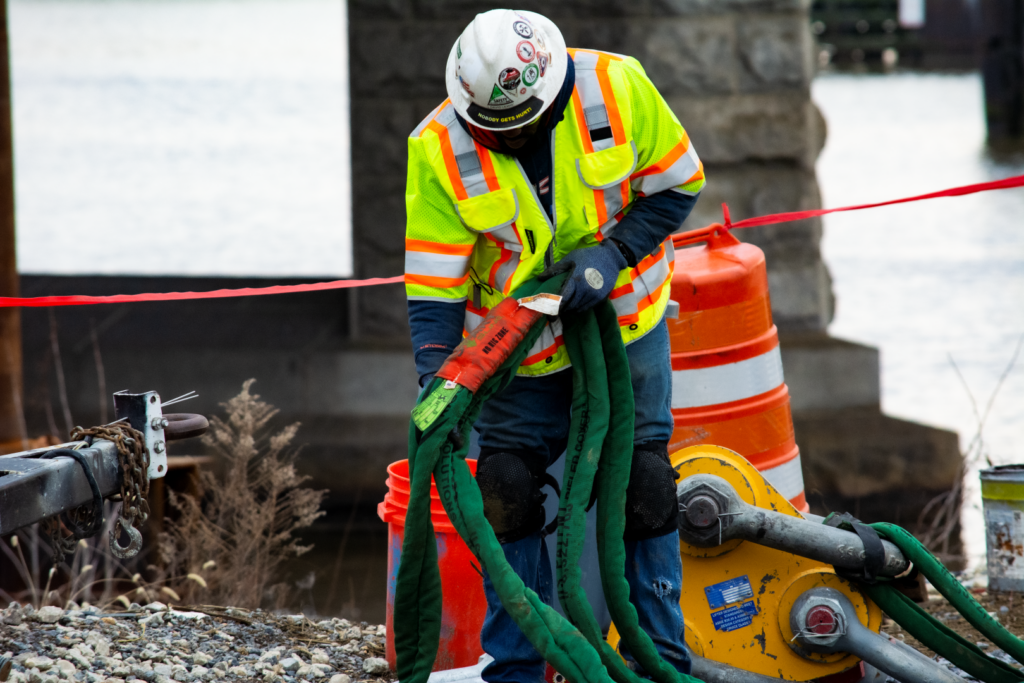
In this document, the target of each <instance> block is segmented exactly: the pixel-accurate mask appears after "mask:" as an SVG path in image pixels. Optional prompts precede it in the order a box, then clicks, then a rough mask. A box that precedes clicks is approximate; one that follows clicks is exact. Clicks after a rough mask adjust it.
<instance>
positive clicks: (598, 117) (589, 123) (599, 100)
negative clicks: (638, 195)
mask: <svg viewBox="0 0 1024 683" xmlns="http://www.w3.org/2000/svg"><path fill="white" fill-rule="evenodd" d="M597 60H598V56H597V55H595V54H592V53H589V52H577V53H576V56H575V57H574V58H573V62H574V63H575V64H576V89H577V90H578V91H579V93H580V104H582V105H583V118H584V119H585V120H584V121H582V123H583V125H585V126H586V127H587V133H588V134H590V136H591V142H592V143H593V145H594V151H595V152H600V151H602V150H605V149H609V148H611V147H614V146H615V138H614V137H613V136H608V137H606V138H605V139H603V140H596V141H595V140H594V139H593V134H594V131H595V130H600V129H602V128H610V127H611V122H610V121H609V119H608V107H607V106H605V103H604V94H603V93H602V92H601V82H600V81H598V80H597V73H595V72H594V67H596V66H597ZM619 208H622V207H619ZM613 213H614V212H613Z"/></svg>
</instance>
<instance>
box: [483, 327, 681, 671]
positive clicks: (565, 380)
mask: <svg viewBox="0 0 1024 683" xmlns="http://www.w3.org/2000/svg"><path fill="white" fill-rule="evenodd" d="M626 356H627V358H628V359H629V370H630V374H631V380H632V385H633V397H634V400H635V402H636V423H635V429H634V434H633V441H634V444H635V445H641V444H645V443H649V442H657V441H662V442H668V441H669V440H670V438H671V436H672V429H673V420H672V408H671V400H672V372H671V364H670V360H669V338H668V326H667V325H666V324H665V321H664V320H662V321H661V322H660V323H659V324H658V325H656V326H655V327H654V329H652V330H651V331H650V332H649V333H647V334H646V335H645V336H644V337H642V338H641V339H638V340H637V341H635V342H633V343H632V344H630V345H629V346H627V347H626ZM571 405H572V373H571V371H562V372H558V373H555V374H553V375H546V376H542V377H517V378H516V379H514V380H513V381H512V382H511V384H509V386H508V387H506V388H505V390H504V391H502V392H501V393H500V394H496V395H495V396H493V397H492V398H491V399H490V400H489V401H487V402H486V403H485V404H484V405H483V408H482V410H481V411H480V417H479V418H478V419H477V423H476V429H477V432H478V433H479V444H480V446H481V447H484V448H498V449H509V450H514V451H517V452H523V451H527V452H530V453H533V454H535V457H537V458H540V459H543V462H544V463H545V464H546V466H548V467H550V466H551V464H552V463H554V461H555V460H557V459H558V457H559V456H561V454H562V453H563V452H564V451H565V448H566V445H567V442H568V438H569V413H570V408H571ZM543 539H544V536H543V532H539V533H536V534H534V535H532V536H528V537H526V538H524V539H522V540H519V541H515V542H514V543H507V544H505V545H503V546H502V549H503V550H504V551H505V557H506V559H507V560H508V561H509V564H510V565H511V566H512V568H513V569H514V570H515V572H516V574H517V575H518V576H519V578H521V579H522V580H523V582H524V583H525V584H526V586H527V588H530V589H532V590H533V591H535V592H536V593H537V594H538V595H539V596H540V597H541V599H542V600H544V602H545V603H547V604H551V599H552V597H551V585H552V579H551V567H550V563H549V560H548V553H547V547H546V546H545V544H544V542H543ZM682 576H683V566H682V561H681V560H680V557H679V533H678V532H672V533H669V534H666V535H664V536H660V537H657V538H652V539H647V540H643V541H631V542H628V543H626V580H627V582H628V583H629V589H630V590H629V593H630V595H629V597H630V601H631V602H632V603H633V604H634V605H635V606H636V608H637V613H638V615H639V619H640V627H641V628H643V630H644V631H646V632H647V634H648V635H650V636H651V638H652V639H653V641H654V644H655V646H656V647H657V649H658V652H659V653H660V654H661V656H662V657H663V658H664V659H665V660H666V661H668V662H670V663H671V664H672V665H673V666H675V667H676V669H678V670H679V671H680V672H682V673H689V671H690V659H689V656H688V654H687V651H686V648H685V645H684V641H683V612H682V609H681V608H680V606H679V593H680V589H681V586H682ZM484 591H485V593H486V595H487V616H486V617H485V619H484V625H483V629H482V630H481V632H480V641H481V644H482V645H483V648H484V650H485V651H486V652H487V653H488V654H489V655H491V656H492V657H494V662H493V663H491V664H490V665H489V666H488V667H487V668H486V669H484V672H483V678H484V680H485V681H488V683H537V682H539V681H541V680H542V679H543V677H544V659H543V658H542V657H541V656H540V653H539V652H537V650H536V649H534V647H533V646H532V645H531V644H530V642H529V641H528V640H527V639H526V637H525V636H524V635H523V634H522V632H521V631H520V630H519V627H518V626H516V624H515V622H514V621H512V618H511V617H510V616H509V615H508V613H507V612H506V611H505V609H504V608H503V607H502V606H501V602H500V601H499V600H498V596H497V593H495V591H494V587H493V586H492V585H491V582H490V580H488V579H487V577H486V576H485V578H484ZM621 651H622V653H623V656H625V657H626V659H627V661H632V657H631V656H630V654H629V652H628V651H627V649H626V648H625V647H623V648H621Z"/></svg>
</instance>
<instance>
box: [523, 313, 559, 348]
mask: <svg viewBox="0 0 1024 683" xmlns="http://www.w3.org/2000/svg"><path fill="white" fill-rule="evenodd" d="M561 336H562V321H561V319H558V318H556V319H555V320H554V321H552V322H549V323H545V324H544V329H543V330H542V331H541V333H540V336H539V337H538V338H537V341H535V342H534V343H533V346H531V347H530V350H529V351H527V352H526V357H527V358H529V357H530V356H536V355H537V354H538V353H541V352H543V351H548V352H549V353H548V355H549V356H550V355H551V354H553V353H554V352H555V351H557V350H558V348H557V346H555V340H556V338H558V337H561Z"/></svg>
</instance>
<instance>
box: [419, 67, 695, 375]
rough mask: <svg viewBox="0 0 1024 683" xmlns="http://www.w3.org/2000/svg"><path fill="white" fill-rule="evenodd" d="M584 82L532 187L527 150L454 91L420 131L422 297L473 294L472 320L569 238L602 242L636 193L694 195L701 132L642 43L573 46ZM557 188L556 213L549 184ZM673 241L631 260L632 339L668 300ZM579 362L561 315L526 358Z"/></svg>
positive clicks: (625, 285)
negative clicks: (476, 130) (508, 140)
mask: <svg viewBox="0 0 1024 683" xmlns="http://www.w3.org/2000/svg"><path fill="white" fill-rule="evenodd" d="M569 54H570V55H571V56H572V58H573V61H574V62H575V67H576V86H575V88H574V89H573V93H572V99H571V101H570V103H569V105H568V106H567V107H566V109H565V118H564V119H563V120H562V121H561V122H560V123H559V124H558V125H557V126H555V129H554V133H553V139H552V144H551V148H552V155H553V160H552V177H551V178H550V179H549V180H548V182H547V184H545V182H544V181H543V180H542V181H541V182H540V183H539V187H534V186H533V185H532V184H531V183H530V181H529V179H528V178H527V177H526V173H525V172H524V171H523V168H522V166H521V165H520V164H519V162H518V161H517V160H516V159H515V157H513V156H511V155H508V154H502V153H499V152H493V151H491V150H489V149H487V148H486V147H484V146H483V145H481V144H479V143H477V142H476V141H474V140H473V138H472V137H471V136H470V135H469V134H468V133H466V131H465V130H463V128H462V126H461V125H460V124H459V122H458V121H457V120H456V118H455V108H454V107H453V106H452V104H451V102H450V101H448V100H445V101H444V102H442V103H441V105H440V106H438V107H437V108H436V109H435V110H434V111H433V112H431V113H430V115H429V116H427V118H426V119H424V120H423V122H422V123H420V125H419V126H417V127H416V129H415V130H414V131H413V132H412V135H411V136H410V138H409V175H408V181H407V185H406V195H405V200H406V215H407V224H406V239H405V250H406V251H405V285H406V293H407V295H408V297H409V299H410V300H432V301H445V302H451V303H458V302H460V301H466V318H465V328H466V331H467V332H469V331H472V330H473V329H474V328H475V327H476V326H477V325H478V324H479V323H480V321H481V320H482V319H483V316H485V315H486V314H487V312H488V311H489V310H490V308H491V307H492V306H494V305H496V304H497V303H498V302H500V301H501V300H502V299H504V298H505V297H506V296H507V295H508V294H509V293H510V292H511V291H512V290H514V289H515V288H517V287H518V286H519V285H520V284H522V283H523V282H525V281H526V280H528V279H529V278H531V277H534V276H535V275H537V274H538V273H540V272H541V271H542V270H544V268H545V257H547V260H548V262H549V263H550V262H557V261H558V260H559V259H560V258H562V257H563V256H565V255H566V254H568V253H569V252H570V251H572V250H574V249H576V248H579V247H586V246H592V245H596V244H598V243H599V242H600V241H601V240H603V239H604V238H605V237H608V236H610V235H612V234H614V230H615V226H616V225H617V224H618V223H619V221H621V220H622V218H623V216H625V214H626V213H627V212H628V211H629V209H630V205H631V204H632V202H633V200H634V199H636V197H637V196H642V195H652V194H655V193H657V192H662V191H665V190H669V189H671V190H673V191H676V192H681V193H683V194H687V195H694V194H696V193H697V192H699V191H700V190H701V188H702V187H703V186H704V167H703V165H702V164H701V162H700V159H698V158H697V154H696V153H695V152H694V150H693V147H692V145H690V139H689V136H688V135H687V134H686V131H685V130H684V129H683V127H682V125H680V123H679V120H678V119H677V118H676V117H675V115H674V114H673V113H672V110H671V109H669V107H668V105H667V104H666V103H665V100H664V99H663V98H662V97H661V95H660V94H659V93H658V91H657V89H655V87H654V85H653V84H652V83H651V82H650V80H649V79H648V78H647V75H646V74H645V73H644V70H643V67H641V66H640V63H639V62H637V61H636V60H635V59H633V58H631V57H624V56H621V55H614V54H610V53H606V52H597V51H593V50H573V49H570V50H569ZM538 191H540V192H552V193H554V194H553V198H552V207H553V210H552V217H551V218H549V217H548V215H547V213H546V212H545V211H544V208H543V207H542V206H541V203H540V200H539V199H538V195H537V192H538ZM674 260H675V255H674V252H673V248H672V241H671V240H666V241H665V242H664V243H663V244H661V246H659V247H658V249H657V250H656V251H655V252H654V253H652V254H650V255H647V256H645V257H644V258H643V259H641V260H640V261H639V263H637V265H636V267H635V268H626V269H624V270H622V271H621V272H620V273H619V276H618V279H617V280H616V282H615V287H614V289H613V290H612V292H611V295H610V296H609V299H610V300H611V302H612V305H613V306H614V307H615V310H616V312H617V314H618V317H619V325H620V328H621V330H622V340H623V342H625V343H627V344H628V343H630V342H632V341H635V340H636V339H639V338H640V337H642V336H643V335H644V334H646V333H647V332H648V331H650V330H651V329H652V328H653V327H654V326H655V325H656V324H657V323H658V322H659V321H660V320H661V318H662V316H663V315H664V313H665V307H666V305H667V304H668V298H669V290H670V287H671V283H672V272H673V267H674ZM568 365H569V357H568V353H566V351H565V348H564V347H563V343H562V334H561V323H560V321H559V320H557V319H555V320H554V321H552V322H551V323H549V324H548V326H547V328H546V329H545V330H544V333H543V334H542V335H541V337H540V339H539V340H538V341H537V343H536V344H535V345H534V346H533V347H532V348H531V349H530V353H529V354H528V355H527V358H526V360H525V361H524V362H523V364H522V366H521V367H520V369H519V373H520V374H521V375H544V374H548V373H551V372H554V371H556V370H561V369H563V368H565V367H567V366H568Z"/></svg>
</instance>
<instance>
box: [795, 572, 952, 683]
mask: <svg viewBox="0 0 1024 683" xmlns="http://www.w3.org/2000/svg"><path fill="white" fill-rule="evenodd" d="M822 607H824V608H827V609H828V610H830V611H832V612H833V613H834V615H835V616H836V617H839V619H838V621H837V624H836V628H835V630H834V631H833V632H832V633H823V634H819V633H817V632H816V630H815V628H814V624H813V623H812V622H813V620H812V619H811V618H810V617H811V616H812V610H813V609H815V608H822ZM789 616H790V625H791V626H792V628H793V631H794V632H795V633H796V636H795V637H794V641H795V642H794V643H792V645H793V646H794V649H796V650H797V652H801V650H808V651H810V652H823V653H833V652H849V653H851V654H853V655H856V656H857V657H860V658H861V659H863V660H864V661H865V662H867V663H868V664H871V665H872V666H874V667H876V668H877V669H879V670H881V671H883V672H885V673H887V674H889V676H892V677H893V678H894V679H895V680H897V681H902V682H903V683H958V682H960V683H962V681H963V679H962V678H960V677H959V676H957V675H956V674H954V673H953V672H952V671H950V670H949V669H947V668H946V667H944V666H942V665H940V664H939V663H938V662H935V661H933V660H931V659H929V658H928V657H926V656H924V655H923V654H921V653H920V652H918V651H917V650H914V649H913V648H911V647H910V646H908V645H906V644H904V643H901V642H900V641H898V640H893V639H887V638H886V637H884V636H881V635H879V634H877V633H875V632H873V631H870V630H868V629H867V628H865V627H864V626H863V625H862V624H861V623H860V620H859V619H858V618H857V610H856V609H855V608H854V606H853V604H852V603H851V602H850V600H849V599H848V598H847V597H846V596H845V595H843V594H842V593H840V592H839V591H837V590H835V589H832V588H825V587H819V588H812V589H810V590H808V591H806V592H804V593H803V595H801V596H800V597H799V598H797V601H796V602H795V603H794V604H793V609H792V611H791V612H790V615H789ZM818 630H825V629H818Z"/></svg>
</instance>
